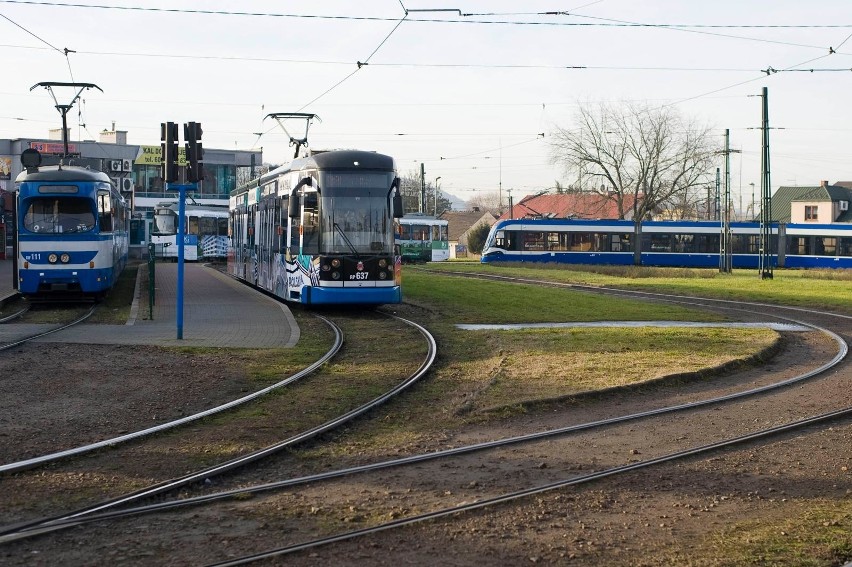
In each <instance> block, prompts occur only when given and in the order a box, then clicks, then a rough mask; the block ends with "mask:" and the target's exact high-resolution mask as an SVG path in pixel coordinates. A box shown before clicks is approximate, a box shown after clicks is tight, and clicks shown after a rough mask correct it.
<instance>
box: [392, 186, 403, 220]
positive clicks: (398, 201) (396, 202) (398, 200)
mask: <svg viewBox="0 0 852 567" xmlns="http://www.w3.org/2000/svg"><path fill="white" fill-rule="evenodd" d="M393 218H395V219H401V218H402V195H400V194H399V192H397V193H394V196H393Z"/></svg>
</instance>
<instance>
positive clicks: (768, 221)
mask: <svg viewBox="0 0 852 567" xmlns="http://www.w3.org/2000/svg"><path fill="white" fill-rule="evenodd" d="M761 96H762V99H763V121H762V125H761V129H762V130H763V152H762V154H761V160H760V174H761V175H760V197H761V207H760V266H759V267H760V279H772V250H771V246H772V196H771V185H770V176H769V89H768V88H767V87H763V94H762V95H761Z"/></svg>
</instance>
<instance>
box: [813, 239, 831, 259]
mask: <svg viewBox="0 0 852 567" xmlns="http://www.w3.org/2000/svg"><path fill="white" fill-rule="evenodd" d="M814 245H815V246H814V248H815V249H814V254H816V255H817V256H834V255H835V251H836V250H837V239H836V238H834V237H833V236H817V237H816V238H815V239H814Z"/></svg>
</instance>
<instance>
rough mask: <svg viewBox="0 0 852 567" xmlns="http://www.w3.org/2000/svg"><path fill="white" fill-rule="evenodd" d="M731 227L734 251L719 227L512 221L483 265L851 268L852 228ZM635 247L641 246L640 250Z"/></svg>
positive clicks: (493, 239)
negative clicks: (724, 261) (725, 259)
mask: <svg viewBox="0 0 852 567" xmlns="http://www.w3.org/2000/svg"><path fill="white" fill-rule="evenodd" d="M768 228H769V230H767V231H765V232H766V234H768V235H769V237H768V239H767V241H766V242H762V236H761V233H762V232H763V231H762V230H761V225H760V224H759V223H756V222H734V223H730V241H729V244H728V248H729V250H724V249H723V248H722V243H723V239H722V233H723V230H722V226H721V224H720V223H719V222H714V221H646V222H643V223H639V224H637V223H634V222H633V221H629V220H577V219H511V220H503V221H499V222H498V223H496V224H495V225H494V226H493V227H492V229H491V231H490V233H489V235H488V238H487V240H486V243H485V248H484V250H483V253H482V260H481V261H482V263H495V262H556V263H569V264H591V265H594V264H609V265H642V266H663V267H666V266H669V267H696V268H712V267H720V265H721V257H722V256H723V255H726V254H729V255H730V258H731V266H732V267H733V268H758V267H760V262H761V258H762V257H763V256H764V253H765V255H766V256H767V257H768V258H769V262H770V265H771V266H773V267H779V268H852V224H848V225H847V224H837V223H835V224H801V223H798V224H783V223H781V224H779V223H773V224H772V225H771V226H769V227H768ZM637 243H639V244H638V245H637Z"/></svg>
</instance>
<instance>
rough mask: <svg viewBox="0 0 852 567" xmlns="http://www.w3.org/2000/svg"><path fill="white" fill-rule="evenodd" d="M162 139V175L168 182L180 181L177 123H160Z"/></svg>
mask: <svg viewBox="0 0 852 567" xmlns="http://www.w3.org/2000/svg"><path fill="white" fill-rule="evenodd" d="M160 141H161V143H160V149H161V150H162V153H161V156H162V165H160V177H162V178H163V180H164V181H165V182H166V183H174V182H176V181H178V165H177V161H178V127H177V124H176V123H174V122H161V123H160Z"/></svg>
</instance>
